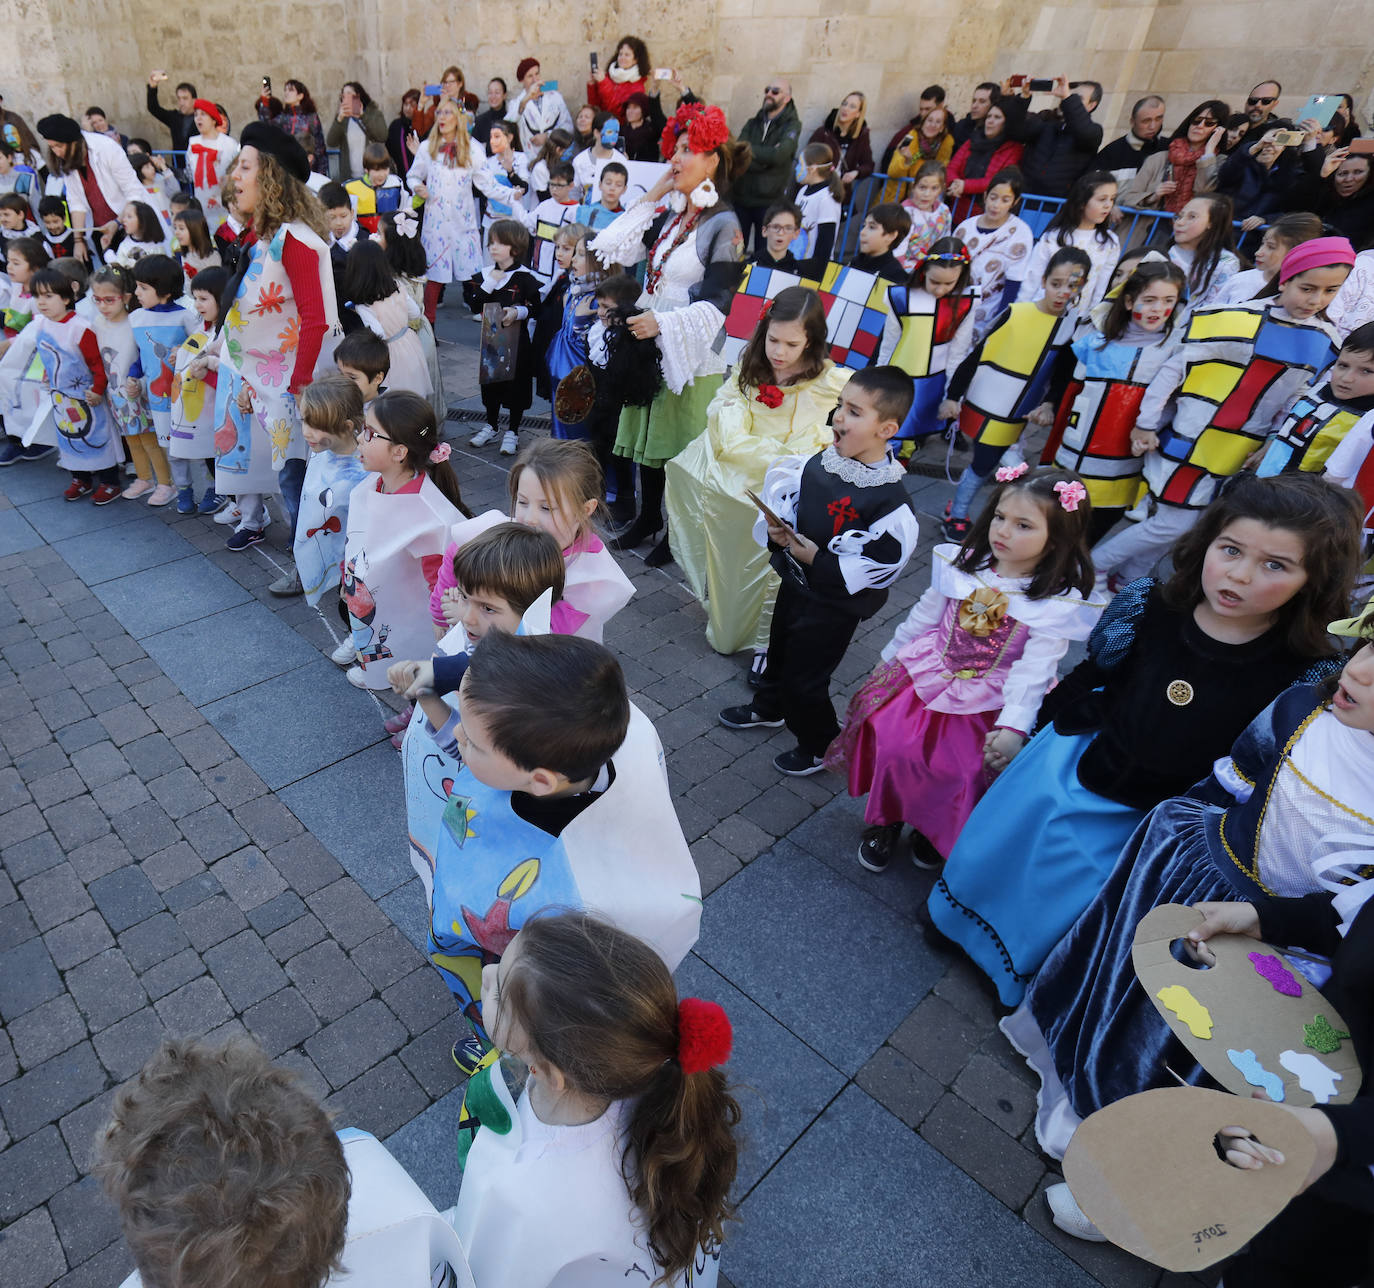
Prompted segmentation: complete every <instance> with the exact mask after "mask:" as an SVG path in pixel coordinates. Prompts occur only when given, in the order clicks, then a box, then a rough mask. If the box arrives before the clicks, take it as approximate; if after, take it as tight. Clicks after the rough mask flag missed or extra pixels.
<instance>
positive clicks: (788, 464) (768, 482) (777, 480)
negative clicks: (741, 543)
mask: <svg viewBox="0 0 1374 1288" xmlns="http://www.w3.org/2000/svg"><path fill="white" fill-rule="evenodd" d="M807 460H808V458H807V457H805V456H779V457H778V459H777V460H776V461H774V462H773V463H772V465H770V466H769V467H768V473H767V474H765V475H764V477H763V487H762V488H761V489H760V490H759V498H760V500H762V501H763V503H764V505H766V506H767V507H768V508H769V509H770V510H772V511H773V513H774V514H776V515H777V516H778V518H780V519H781V520H782V521H783V522H784V523H791V524H795V523H796V522H797V497H798V496H800V495H801V476H802V470H804V469H805V468H806V462H807ZM754 540H755V541H757V542H758V543H759V545H761V546H762V547H763V548H764V549H765V550H766V549H767V548H768V522H767V520H766V519H764V517H763V515H762V514H761V513H760V514H759V516H758V517H757V518H756V519H755V520H754Z"/></svg>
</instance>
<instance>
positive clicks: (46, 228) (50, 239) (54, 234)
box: [38, 197, 76, 259]
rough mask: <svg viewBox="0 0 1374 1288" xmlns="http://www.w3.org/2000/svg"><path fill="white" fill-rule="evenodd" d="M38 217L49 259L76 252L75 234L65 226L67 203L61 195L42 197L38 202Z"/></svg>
mask: <svg viewBox="0 0 1374 1288" xmlns="http://www.w3.org/2000/svg"><path fill="white" fill-rule="evenodd" d="M38 218H39V219H40V220H41V221H42V224H43V245H44V246H45V247H46V248H47V252H48V258H49V259H61V258H62V256H63V255H75V254H76V234H75V233H74V232H73V231H72V230H71V229H70V228H68V227H67V203H66V202H65V201H63V200H62V198H61V197H44V198H43V199H42V200H41V201H40V202H39V203H38Z"/></svg>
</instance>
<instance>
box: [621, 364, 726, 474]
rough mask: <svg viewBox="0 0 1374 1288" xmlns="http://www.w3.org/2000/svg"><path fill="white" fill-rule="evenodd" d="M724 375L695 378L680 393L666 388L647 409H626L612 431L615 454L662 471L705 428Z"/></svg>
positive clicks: (661, 390) (660, 391) (659, 392)
mask: <svg viewBox="0 0 1374 1288" xmlns="http://www.w3.org/2000/svg"><path fill="white" fill-rule="evenodd" d="M724 380H725V376H724V375H723V374H719V373H718V374H715V375H709V376H698V377H697V378H696V379H695V380H693V381H692V383H691V384H690V385H688V386H687V387H686V388H685V389H684V390H683V391H682V392H681V393H680V394H675V393H672V392H671V391H670V390H669V389H667V388H666V387H665V388H663V389H660V390H659V391H658V396H657V397H656V398H655V399H654V400H653V402H651V403H650V404H649V405H648V406H647V407H626V408H625V409H624V410H623V411H621V413H620V424H619V425H618V426H617V428H616V435H615V454H616V455H617V456H628V457H630V459H631V460H633V461H635V462H636V463H637V464H639V465H647V466H648V467H649V468H650V469H662V468H663V466H664V465H665V464H666V463H667V462H668V461H671V460H672V459H673V457H674V456H676V455H677V454H678V453H679V452H680V451H682V449H683V448H684V447H686V446H687V444H688V443H690V442H691V441H692V440H693V439H694V438H696V437H697V435H698V434H700V433H701V431H702V430H704V429H705V428H706V408H707V407H709V406H710V405H711V399H712V398H714V397H715V396H716V390H717V389H719V388H720V387H721V384H722V383H723V382H724Z"/></svg>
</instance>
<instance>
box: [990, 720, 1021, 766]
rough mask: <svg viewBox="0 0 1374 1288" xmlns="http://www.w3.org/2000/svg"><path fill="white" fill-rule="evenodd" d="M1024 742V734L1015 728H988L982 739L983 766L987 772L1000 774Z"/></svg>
mask: <svg viewBox="0 0 1374 1288" xmlns="http://www.w3.org/2000/svg"><path fill="white" fill-rule="evenodd" d="M1025 743H1026V739H1025V736H1024V735H1022V734H1019V733H1017V732H1016V730H1015V729H989V730H988V736H987V737H986V738H984V739H983V768H984V769H986V770H987V771H988V773H989V774H993V775H997V774H1000V773H1001V772H1002V771H1003V770H1004V769H1005V768H1006V767H1007V766H1008V765H1009V764H1011V760H1012V757H1013V756H1015V755H1016V753H1017V752H1018V751H1020V750H1021V748H1022V747H1023V746H1025Z"/></svg>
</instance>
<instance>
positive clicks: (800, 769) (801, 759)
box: [735, 707, 825, 778]
mask: <svg viewBox="0 0 1374 1288" xmlns="http://www.w3.org/2000/svg"><path fill="white" fill-rule="evenodd" d="M735 709H736V710H742V709H744V708H739V707H736V708H735ZM778 723H779V724H781V723H782V721H781V720H779V721H778ZM773 768H774V769H776V770H778V771H780V772H781V773H784V774H787V775H788V776H789V777H791V778H805V777H806V776H807V775H808V774H819V773H820V772H821V770H822V769H824V768H825V763H824V762H823V761H822V760H821V758H820V757H819V756H813V755H811V753H810V752H806V751H803V750H802V749H801V748H800V747H793V748H792V750H791V751H784V752H782V753H781V754H780V755H777V756H774V757H773Z"/></svg>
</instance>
